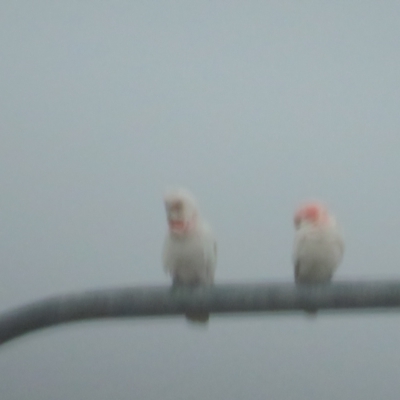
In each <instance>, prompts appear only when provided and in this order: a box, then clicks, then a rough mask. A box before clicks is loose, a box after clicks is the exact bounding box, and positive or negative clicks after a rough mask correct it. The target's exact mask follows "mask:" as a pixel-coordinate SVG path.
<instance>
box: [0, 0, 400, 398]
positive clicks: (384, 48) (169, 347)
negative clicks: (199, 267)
mask: <svg viewBox="0 0 400 400" xmlns="http://www.w3.org/2000/svg"><path fill="white" fill-rule="evenodd" d="M399 17H400V4H397V3H396V2H389V1H387V2H385V1H384V2H372V1H365V2H346V1H335V2H329V1H322V2H321V1H302V2H295V1H293V2H290V1H275V2H256V1H249V2H222V1H220V2H205V1H202V2H200V1H198V2H184V1H164V2H139V1H137V2H133V1H132V2H129V1H117V2H100V1H99V2H89V1H86V2H81V1H72V0H71V1H59V2H50V1H36V2H22V1H21V2H3V3H2V4H1V5H0V38H1V39H0V54H1V57H0V85H1V87H0V109H1V118H0V138H1V142H0V186H1V196H0V255H1V266H0V271H1V282H0V311H5V310H7V309H9V308H10V307H13V306H17V305H20V304H23V303H26V302H29V301H33V300H37V299H40V298H43V297H46V296H49V295H54V294H61V293H68V292H72V291H79V290H84V289H93V288H103V287H117V286H126V285H148V284H169V279H168V277H167V276H166V275H165V274H164V272H163V270H162V265H161V247H162V242H163V237H164V234H165V230H166V222H165V215H164V208H163V204H162V196H163V193H164V190H165V189H166V188H167V187H169V186H171V185H172V186H176V185H181V186H185V187H188V188H189V189H190V190H191V191H192V192H193V193H194V194H195V195H196V197H197V199H198V202H199V204H200V207H201V212H202V214H204V216H205V217H207V219H208V220H209V221H210V223H211V224H212V226H213V228H214V231H215V233H216V236H217V238H218V249H219V256H218V266H217V273H216V280H217V282H221V283H227V282H235V283H239V282H264V281H270V280H273V281H292V280H293V267H292V264H291V249H292V240H293V226H292V214H293V211H294V208H295V207H296V206H297V205H298V204H299V203H301V202H303V201H304V200H307V199H321V200H323V201H324V202H326V203H327V204H328V205H329V206H330V208H331V209H332V210H333V212H334V213H335V214H336V215H337V218H338V220H339V221H340V223H341V226H342V228H343V231H344V236H345V240H346V251H345V257H344V261H343V263H342V265H341V266H340V268H339V270H338V272H337V275H336V279H338V280H347V279H351V280H359V279H375V278H389V279H390V278H396V277H399V276H400V272H399V259H400V246H399V234H398V232H399V228H400V213H399V207H400V190H399V189H398V177H399V169H400V158H399V148H400V134H399V127H400V112H399V103H400V90H399V89H400V72H399V71H400V51H399V37H400V24H399ZM399 328H400V320H399V316H398V315H397V314H396V313H386V314H385V313H380V314H379V313H374V314H368V313H342V314H338V313H336V314H325V315H324V314H321V315H319V316H318V318H317V319H316V320H313V319H309V318H306V317H305V316H304V315H302V314H298V315H297V314H295V315H294V314H292V315H285V314H282V315H279V316H271V315H267V314H266V315H263V314H256V315H246V316H212V317H211V320H210V324H209V326H208V328H207V329H198V328H196V327H193V326H191V325H188V324H187V322H186V321H185V319H184V318H182V317H176V318H161V319H144V320H124V321H98V322H87V323H81V324H72V325H66V326H62V327H58V328H54V329H49V330H46V331H42V332H38V333H35V334H33V335H29V336H26V337H24V338H21V339H19V340H18V341H15V342H11V343H10V344H8V345H7V346H4V347H2V348H1V349H0V397H1V399H2V400H25V399H26V400H28V399H29V400H39V399H40V400H54V399H57V400H64V399H65V400H67V399H68V400H70V399H95V400H103V399H104V400H106V399H118V400H119V399H122V400H125V399H126V400H128V399H146V400H158V399H161V398H162V399H165V400H168V399H174V400H176V399H185V400H191V399H193V400H198V399H218V400H222V399H229V400H231V399H238V400H239V399H251V400H258V399H260V400H261V399H266V398H269V399H282V400H289V399H296V400H334V399H341V400H354V399H361V398H362V399H364V400H372V399H374V400H375V399H377V398H380V399H385V400H398V398H399V392H400V379H399V371H400V368H399V364H400V336H399Z"/></svg>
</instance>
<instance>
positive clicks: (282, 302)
mask: <svg viewBox="0 0 400 400" xmlns="http://www.w3.org/2000/svg"><path fill="white" fill-rule="evenodd" d="M399 307H400V281H386V282H384V281H381V282H351V283H350V282H347V283H346V282H342V283H331V284H327V285H302V286H296V285H294V284H292V283H291V284H289V283H270V284H241V285H240V284H237V285H215V286H210V287H197V288H176V289H171V288H170V287H133V288H120V289H105V290H94V291H88V292H82V293H76V294H68V295H62V296H56V297H52V298H48V299H44V300H41V301H37V302H34V303H31V304H28V305H25V306H22V307H18V308H15V309H13V310H11V311H8V312H5V313H3V314H2V315H0V344H3V343H5V342H7V341H9V340H12V339H15V338H17V337H19V336H21V335H24V334H26V333H29V332H32V331H35V330H38V329H42V328H46V327H50V326H54V325H59V324H64V323H67V322H73V321H82V320H90V319H101V318H121V317H148V316H153V317H156V316H168V315H169V316H172V315H182V314H184V313H185V312H187V311H191V312H193V311H194V312H204V311H209V312H211V313H249V312H271V311H274V312H276V311H301V310H310V309H311V310H312V309H318V310H329V309H331V310H332V309H370V310H371V309H377V308H381V309H384V308H399Z"/></svg>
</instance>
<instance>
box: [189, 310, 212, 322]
mask: <svg viewBox="0 0 400 400" xmlns="http://www.w3.org/2000/svg"><path fill="white" fill-rule="evenodd" d="M185 316H186V318H187V320H188V321H190V322H193V323H195V324H207V323H208V320H209V319H210V314H209V313H187V314H185Z"/></svg>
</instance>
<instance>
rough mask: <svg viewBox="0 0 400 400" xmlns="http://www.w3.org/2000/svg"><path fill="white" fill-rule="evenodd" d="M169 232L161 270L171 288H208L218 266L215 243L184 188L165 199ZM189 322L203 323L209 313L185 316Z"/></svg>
mask: <svg viewBox="0 0 400 400" xmlns="http://www.w3.org/2000/svg"><path fill="white" fill-rule="evenodd" d="M164 205H165V210H166V214H167V223H168V231H167V234H166V236H165V240H164V246H163V254H162V259H163V264H164V270H165V272H166V273H167V274H169V275H170V276H171V277H172V288H173V289H176V288H179V287H198V286H210V285H212V284H213V283H214V276H215V270H216V265H217V242H216V239H215V237H214V234H213V232H212V230H211V227H210V226H209V224H208V223H207V222H206V221H205V220H204V219H203V218H202V217H201V216H200V213H199V211H198V206H197V202H196V200H195V198H194V196H193V195H192V194H191V193H190V192H189V191H188V190H187V189H183V188H178V189H173V190H169V191H168V192H167V193H166V194H165V196H164ZM186 318H187V319H188V320H189V321H190V322H194V323H203V324H206V323H207V322H208V320H209V313H187V314H186Z"/></svg>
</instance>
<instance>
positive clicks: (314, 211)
mask: <svg viewBox="0 0 400 400" xmlns="http://www.w3.org/2000/svg"><path fill="white" fill-rule="evenodd" d="M325 215H327V211H326V209H325V207H324V206H323V205H322V204H320V203H307V204H305V205H303V206H301V207H300V208H299V209H298V210H297V211H296V213H295V215H294V223H295V225H296V226H298V225H299V224H300V222H301V221H303V220H305V221H310V222H318V221H320V220H321V219H322V218H323V217H324V216H325Z"/></svg>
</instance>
